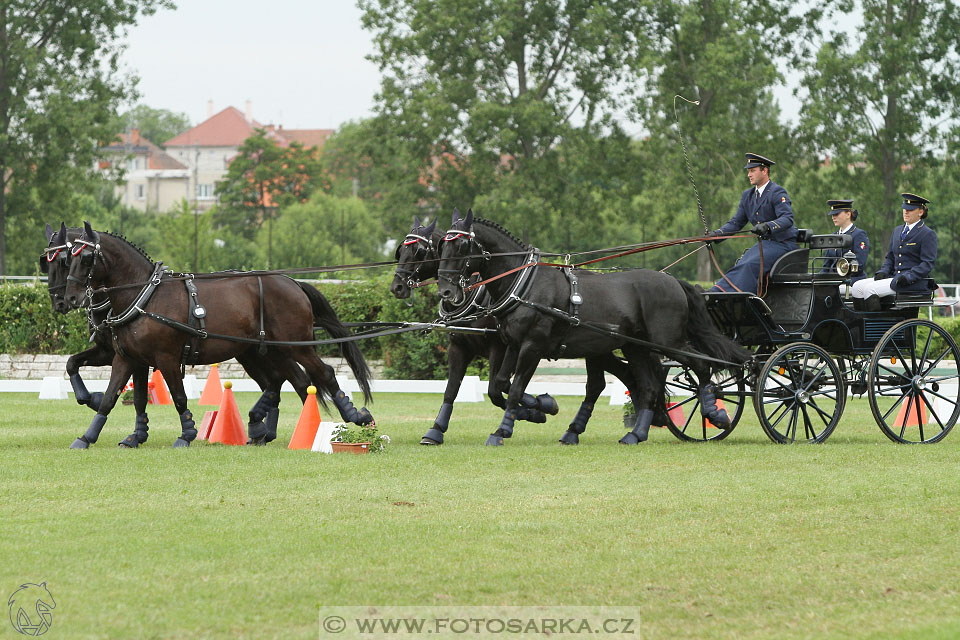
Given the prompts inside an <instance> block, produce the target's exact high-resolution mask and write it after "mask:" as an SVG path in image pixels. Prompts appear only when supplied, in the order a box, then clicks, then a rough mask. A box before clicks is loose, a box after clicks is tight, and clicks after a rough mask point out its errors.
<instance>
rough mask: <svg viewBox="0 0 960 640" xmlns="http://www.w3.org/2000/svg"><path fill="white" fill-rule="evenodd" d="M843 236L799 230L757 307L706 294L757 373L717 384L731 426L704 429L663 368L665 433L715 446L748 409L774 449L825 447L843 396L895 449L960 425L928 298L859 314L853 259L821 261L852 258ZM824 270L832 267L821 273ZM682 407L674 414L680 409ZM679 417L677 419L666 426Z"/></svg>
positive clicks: (747, 296)
mask: <svg viewBox="0 0 960 640" xmlns="http://www.w3.org/2000/svg"><path fill="white" fill-rule="evenodd" d="M850 242H851V240H850V236H847V235H842V234H830V235H813V234H812V233H811V232H810V231H809V230H804V229H801V230H800V232H799V236H798V245H800V247H799V248H797V249H795V250H793V251H791V252H788V253H787V254H785V255H783V256H782V257H780V258H779V259H778V260H777V261H776V262H775V263H774V265H773V267H772V268H771V270H770V273H769V280H768V283H767V285H768V289H767V292H766V294H765V295H764V297H762V298H761V297H758V296H756V295H754V294H752V293H740V292H731V293H725V292H724V293H714V292H707V293H704V294H703V296H704V299H705V302H706V304H707V308H708V310H709V312H710V314H711V316H712V317H713V319H714V322H715V323H716V324H717V326H718V327H719V328H720V330H721V331H722V332H723V333H724V334H726V335H727V336H729V337H730V338H732V339H733V340H735V341H736V342H737V343H739V344H740V345H742V346H744V347H747V348H749V349H751V350H753V351H754V353H755V367H754V368H753V369H752V370H751V369H750V368H733V367H731V368H729V369H725V370H722V371H720V372H719V373H718V374H716V375H715V376H714V379H713V383H714V388H715V392H716V395H717V397H718V398H719V399H721V401H722V402H723V404H724V405H725V407H726V409H727V412H728V414H729V416H730V419H731V423H732V424H731V426H730V428H729V429H726V430H722V429H716V428H712V425H711V424H710V423H709V421H708V420H707V419H706V418H703V417H702V416H701V415H700V413H699V412H698V411H696V409H697V407H698V403H699V399H698V397H697V393H696V390H697V381H696V379H695V377H694V376H693V375H692V373H691V372H690V371H689V369H688V368H686V367H683V366H681V365H679V364H678V363H675V362H672V363H670V364H671V365H672V366H671V372H670V375H669V376H668V385H667V390H666V395H667V396H668V398H667V401H668V407H669V408H671V409H672V412H671V414H670V415H671V419H672V420H673V421H674V422H677V423H680V424H668V425H667V427H668V428H669V429H670V431H671V432H672V433H673V434H674V435H675V436H676V437H678V438H680V439H681V440H688V441H709V440H721V439H723V438H725V437H727V436H728V435H730V433H731V432H732V431H733V428H734V427H735V426H736V424H737V422H738V421H739V420H740V418H741V417H742V416H743V412H744V410H745V407H746V405H747V403H748V402H750V403H752V404H753V408H754V410H755V412H756V414H757V418H758V419H759V421H760V425H761V427H762V428H763V430H764V432H765V433H766V434H767V436H768V437H769V438H770V439H771V440H773V441H774V442H778V443H786V442H803V441H806V442H811V443H818V442H823V441H825V440H826V439H827V438H829V437H830V434H831V433H833V431H834V429H835V428H836V427H837V424H838V423H839V421H840V417H841V416H842V415H843V410H844V407H845V405H846V400H847V397H848V395H856V396H863V395H864V394H866V395H867V397H868V399H869V403H870V409H871V412H872V414H873V417H874V419H875V420H876V423H877V425H878V426H879V427H880V429H881V431H883V433H884V434H885V435H886V436H887V437H888V438H890V439H891V440H893V441H894V442H899V443H934V442H938V441H940V440H942V439H943V438H944V437H946V435H947V434H948V433H949V432H950V430H951V429H952V428H953V426H954V424H955V423H956V421H957V418H958V415H960V384H958V382H960V380H958V378H960V376H958V370H957V363H958V362H960V350H958V348H957V345H956V343H955V342H954V340H953V338H952V337H951V336H950V334H949V333H948V332H947V331H946V330H945V329H944V328H943V327H941V326H939V325H937V324H935V323H933V322H930V321H927V320H924V319H921V318H920V317H919V311H920V309H922V308H925V307H931V306H933V304H934V300H933V290H935V288H936V286H935V285H934V284H933V282H932V281H929V282H928V284H929V285H930V286H929V289H930V293H928V294H913V293H911V294H903V293H901V294H897V295H896V296H894V297H889V298H885V299H883V307H882V308H881V310H880V311H876V312H871V311H862V310H859V309H857V308H856V307H855V301H854V300H853V299H852V298H850V297H849V296H848V295H846V291H848V288H847V287H846V284H847V283H848V278H849V276H850V273H849V270H851V268H853V269H856V265H855V261H853V260H851V259H849V258H852V255H853V254H852V253H851V254H849V256H846V257H844V258H840V259H836V258H828V257H825V256H824V255H823V253H824V251H825V250H827V249H841V250H845V249H848V248H849V245H850ZM828 261H830V262H831V263H835V264H832V265H829V266H830V268H827V269H824V266H825V265H827V264H828ZM677 408H679V411H678V410H677ZM674 416H677V417H680V416H683V417H682V418H680V419H677V418H674Z"/></svg>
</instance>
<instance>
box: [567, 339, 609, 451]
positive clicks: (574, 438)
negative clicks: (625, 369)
mask: <svg viewBox="0 0 960 640" xmlns="http://www.w3.org/2000/svg"><path fill="white" fill-rule="evenodd" d="M610 358H611V359H613V360H616V361H617V362H620V360H619V358H614V357H613V356H610ZM604 363H605V360H602V359H598V358H586V364H587V389H586V396H585V397H584V399H583V402H581V403H580V409H579V410H578V411H577V415H575V416H574V417H573V421H572V422H571V423H570V426H568V427H567V430H566V431H565V432H564V433H563V435H562V436H560V443H561V444H580V434H581V433H583V432H584V431H586V430H587V422H588V421H589V420H590V416H591V415H593V407H594V406H595V405H596V403H597V399H598V398H599V397H600V394H601V393H603V390H604V388H605V387H606V386H607V381H606V379H605V378H604V375H603V371H604V367H605V364H604ZM621 364H622V363H621Z"/></svg>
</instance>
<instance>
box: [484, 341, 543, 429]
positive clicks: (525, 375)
mask: <svg viewBox="0 0 960 640" xmlns="http://www.w3.org/2000/svg"><path fill="white" fill-rule="evenodd" d="M538 364H540V354H539V353H538V352H537V351H536V350H535V349H534V347H533V346H532V345H530V344H527V345H524V346H522V347H521V348H520V350H519V352H518V355H517V368H516V371H515V372H514V374H513V384H511V385H510V394H509V395H508V396H507V409H506V411H504V413H503V419H502V420H501V422H500V426H499V427H497V429H496V431H494V432H493V433H491V434H490V437H489V438H487V442H486V444H487V445H488V446H494V447H499V446H502V445H503V441H504V439H506V438H509V437H511V436H512V435H513V424H514V421H515V420H516V419H517V409H520V408H521V402H520V400H521V398H522V397H523V394H524V390H525V389H526V388H527V385H528V384H529V383H530V378H532V377H533V373H534V372H535V371H536V370H537V365H538Z"/></svg>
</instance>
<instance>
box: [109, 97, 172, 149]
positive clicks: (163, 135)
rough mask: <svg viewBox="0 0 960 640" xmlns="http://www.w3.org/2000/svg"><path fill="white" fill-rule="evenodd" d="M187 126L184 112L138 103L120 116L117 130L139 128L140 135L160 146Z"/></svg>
mask: <svg viewBox="0 0 960 640" xmlns="http://www.w3.org/2000/svg"><path fill="white" fill-rule="evenodd" d="M189 128H190V118H189V117H188V116H187V114H185V113H175V112H173V111H168V110H166V109H154V108H152V107H148V106H147V105H145V104H138V105H137V106H135V107H134V108H133V109H131V110H130V111H127V112H126V113H124V114H122V115H121V116H120V118H119V121H118V126H117V131H124V130H126V129H139V130H140V135H141V136H143V137H144V138H146V139H147V140H149V141H150V142H153V143H154V144H157V145H161V146H162V145H163V143H165V142H166V141H167V140H170V139H171V138H174V137H176V136H177V135H179V134H180V133H181V132H183V131H186V130H187V129H189Z"/></svg>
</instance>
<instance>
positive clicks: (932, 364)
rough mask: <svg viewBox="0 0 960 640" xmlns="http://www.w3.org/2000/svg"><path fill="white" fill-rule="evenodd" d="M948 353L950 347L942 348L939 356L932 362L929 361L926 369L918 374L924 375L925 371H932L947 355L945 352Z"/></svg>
mask: <svg viewBox="0 0 960 640" xmlns="http://www.w3.org/2000/svg"><path fill="white" fill-rule="evenodd" d="M948 353H950V347H947V348H946V349H944V351H943V353H941V354H940V356H939V357H938V358H937V359H936V360H934V361H933V362H931V363H930V366H929V367H927V368H926V369H924V370H923V372H922V373H921V374H920V375H926V374H927V373H929V372H931V371H933V370H934V369H936V368H937V365H938V364H940V363H941V362H942V361H943V359H944V358H945V357H947V354H948Z"/></svg>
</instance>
